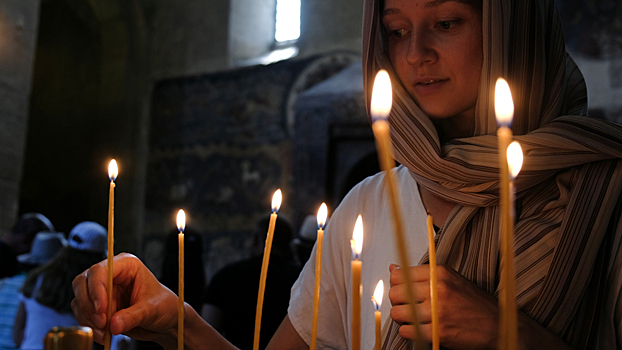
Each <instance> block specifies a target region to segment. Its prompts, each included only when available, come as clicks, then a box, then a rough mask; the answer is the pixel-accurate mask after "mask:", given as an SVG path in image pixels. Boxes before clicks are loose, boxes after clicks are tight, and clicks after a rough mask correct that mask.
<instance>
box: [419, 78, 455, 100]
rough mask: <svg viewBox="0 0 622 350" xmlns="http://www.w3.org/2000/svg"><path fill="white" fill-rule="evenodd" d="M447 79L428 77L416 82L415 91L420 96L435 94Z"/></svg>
mask: <svg viewBox="0 0 622 350" xmlns="http://www.w3.org/2000/svg"><path fill="white" fill-rule="evenodd" d="M447 81H448V80H447V79H426V80H424V81H423V82H418V83H415V91H416V92H417V94H418V95H420V96H425V95H429V94H433V93H435V92H436V91H437V90H439V89H440V88H441V87H443V85H445V83H446V82H447Z"/></svg>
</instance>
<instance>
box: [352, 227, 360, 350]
mask: <svg viewBox="0 0 622 350" xmlns="http://www.w3.org/2000/svg"><path fill="white" fill-rule="evenodd" d="M350 245H351V246H352V341H351V345H352V346H351V349H352V350H360V349H361V293H362V292H363V290H362V289H363V286H361V269H362V267H363V262H362V261H361V260H360V258H361V251H362V250H363V218H362V217H361V216H360V215H359V216H358V217H357V218H356V223H355V224H354V232H353V233H352V240H350Z"/></svg>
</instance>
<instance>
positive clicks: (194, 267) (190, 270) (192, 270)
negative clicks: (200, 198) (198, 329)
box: [134, 227, 205, 350]
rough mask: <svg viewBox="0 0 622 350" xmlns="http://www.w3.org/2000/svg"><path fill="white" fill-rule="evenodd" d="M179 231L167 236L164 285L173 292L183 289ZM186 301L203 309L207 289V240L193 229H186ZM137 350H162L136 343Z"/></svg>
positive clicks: (197, 308)
mask: <svg viewBox="0 0 622 350" xmlns="http://www.w3.org/2000/svg"><path fill="white" fill-rule="evenodd" d="M178 236H179V231H178V230H177V229H174V230H173V231H171V232H169V234H168V235H167V236H166V245H165V248H164V260H163V262H162V273H161V275H160V282H161V283H162V284H163V285H165V286H166V287H168V289H170V290H171V291H173V293H175V294H177V293H178V288H179V241H178ZM184 242H185V244H184V248H185V250H184V284H185V291H184V301H185V302H187V303H188V304H190V305H191V306H192V307H193V308H194V309H195V310H201V306H202V304H203V291H204V290H205V265H204V264H203V237H202V235H201V233H200V232H198V231H195V230H193V229H191V228H189V227H186V229H185V230H184ZM134 343H135V346H134V349H135V350H158V349H162V347H161V346H160V345H158V344H157V343H155V342H147V341H139V340H138V341H135V342H134Z"/></svg>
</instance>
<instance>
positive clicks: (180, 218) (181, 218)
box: [177, 209, 186, 233]
mask: <svg viewBox="0 0 622 350" xmlns="http://www.w3.org/2000/svg"><path fill="white" fill-rule="evenodd" d="M185 229H186V213H185V212H184V210H183V209H179V212H178V213H177V230H179V232H180V233H181V232H184V230H185Z"/></svg>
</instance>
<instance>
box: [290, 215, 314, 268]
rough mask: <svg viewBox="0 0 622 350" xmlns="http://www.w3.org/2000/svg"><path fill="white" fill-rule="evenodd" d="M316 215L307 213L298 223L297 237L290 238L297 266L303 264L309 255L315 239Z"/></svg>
mask: <svg viewBox="0 0 622 350" xmlns="http://www.w3.org/2000/svg"><path fill="white" fill-rule="evenodd" d="M317 230H318V226H317V216H315V215H307V216H306V217H305V219H304V221H303V222H302V225H300V230H299V231H298V237H296V238H294V239H293V240H292V249H293V250H294V255H295V257H296V261H297V263H298V265H299V266H301V267H302V266H304V265H305V264H306V263H307V260H309V257H310V256H311V251H312V250H313V246H314V245H315V241H316V240H317Z"/></svg>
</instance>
